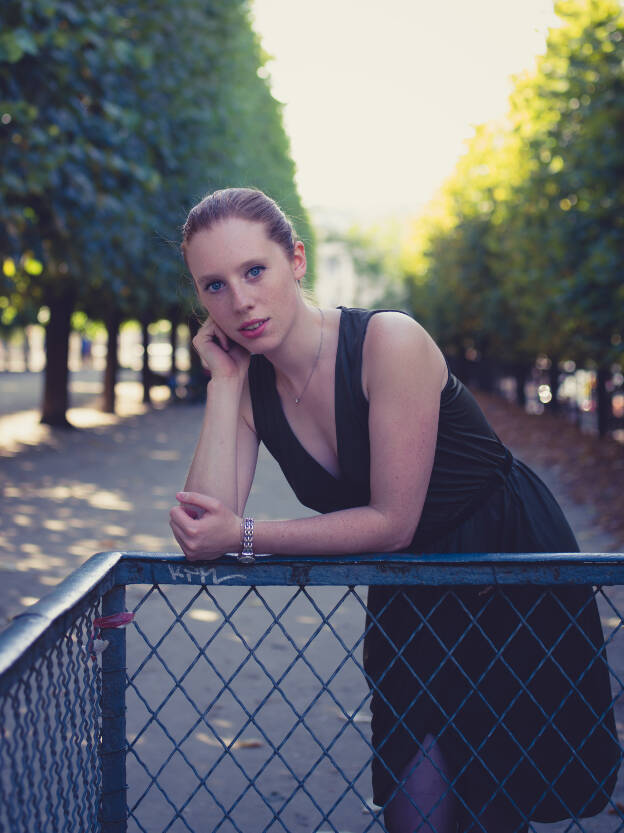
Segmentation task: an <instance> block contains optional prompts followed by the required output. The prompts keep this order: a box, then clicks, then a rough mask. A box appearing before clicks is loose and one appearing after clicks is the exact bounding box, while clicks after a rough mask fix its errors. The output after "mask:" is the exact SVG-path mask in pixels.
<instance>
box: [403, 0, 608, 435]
mask: <svg viewBox="0 0 624 833" xmlns="http://www.w3.org/2000/svg"><path fill="white" fill-rule="evenodd" d="M555 9H556V11H557V13H558V15H559V16H560V18H561V26H560V27H559V28H556V29H553V30H551V32H550V34H549V38H548V43H547V49H546V52H545V54H544V55H543V56H540V58H539V59H538V61H537V66H536V68H535V70H534V71H532V72H527V73H525V74H524V75H523V76H521V77H519V78H517V79H516V81H515V87H514V90H513V93H512V96H511V101H510V111H509V115H508V118H507V119H506V120H505V121H504V122H503V123H497V124H486V125H482V126H481V127H479V128H478V129H477V130H476V133H475V136H474V138H473V139H472V140H471V141H470V143H469V145H468V148H467V152H466V153H465V155H464V156H463V157H462V158H461V159H460V161H459V163H458V165H457V167H456V169H455V171H454V173H453V175H452V176H451V178H450V179H449V181H448V182H447V183H446V184H445V186H444V188H443V190H442V192H441V193H440V195H439V197H438V198H437V199H436V201H435V202H434V203H433V204H432V205H431V206H430V210H429V211H428V212H427V214H426V215H425V216H424V217H423V218H421V219H420V220H418V221H417V222H416V223H415V225H414V228H413V231H412V233H411V236H410V238H409V240H408V244H407V246H406V250H405V252H404V257H403V269H404V272H405V275H406V281H407V290H408V295H409V303H410V306H411V307H412V309H413V310H414V311H415V313H416V315H417V316H418V317H419V318H420V319H421V320H423V322H424V323H425V324H426V325H427V326H428V327H429V328H430V329H431V330H432V332H433V333H434V335H435V336H436V338H437V339H438V341H439V343H440V344H441V346H442V347H443V348H444V349H445V350H446V351H447V352H448V353H449V354H451V355H454V356H455V357H456V359H457V361H458V362H459V363H460V364H461V361H462V360H463V358H464V357H465V355H466V353H467V351H469V352H470V353H471V354H472V355H478V356H479V357H480V359H481V363H482V364H483V365H485V366H487V365H488V364H490V365H493V364H495V365H496V366H497V367H498V368H499V369H504V370H505V371H506V372H508V373H509V372H512V373H514V374H515V375H516V377H517V380H518V390H519V391H520V390H522V389H523V386H524V385H523V383H524V379H525V378H526V375H527V373H528V372H529V370H530V368H531V367H532V366H533V364H534V362H535V359H536V357H537V356H538V355H540V354H543V355H546V356H547V357H549V359H550V363H551V367H552V369H553V379H552V385H551V387H552V388H553V390H554V391H556V387H557V386H556V374H557V368H558V366H559V364H560V362H561V361H562V360H572V361H574V362H575V363H576V364H577V365H579V366H593V367H595V368H596V370H597V378H598V419H599V431H600V433H601V434H604V433H605V431H606V430H607V422H608V418H609V407H608V397H607V391H606V384H607V381H608V380H609V378H610V377H611V371H612V368H613V366H614V365H617V364H618V363H619V364H620V365H621V364H622V363H623V361H624V11H623V10H622V7H621V5H620V3H619V2H618V1H617V0H565V2H558V3H556V5H555ZM554 402H555V403H556V398H555V400H554Z"/></svg>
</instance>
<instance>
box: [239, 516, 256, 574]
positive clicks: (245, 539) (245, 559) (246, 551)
mask: <svg viewBox="0 0 624 833" xmlns="http://www.w3.org/2000/svg"><path fill="white" fill-rule="evenodd" d="M253 534H254V519H253V518H243V520H242V521H241V551H240V553H239V555H238V560H239V561H240V563H241V564H253V563H254V561H255V560H256V557H255V555H254V548H253Z"/></svg>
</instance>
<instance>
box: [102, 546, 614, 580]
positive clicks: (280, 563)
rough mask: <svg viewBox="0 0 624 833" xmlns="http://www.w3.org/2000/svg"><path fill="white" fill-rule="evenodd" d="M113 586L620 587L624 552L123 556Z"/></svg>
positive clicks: (129, 553)
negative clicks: (243, 559) (242, 559)
mask: <svg viewBox="0 0 624 833" xmlns="http://www.w3.org/2000/svg"><path fill="white" fill-rule="evenodd" d="M115 576H116V581H117V582H118V583H119V584H228V585H241V586H249V585H264V586H266V585H289V586H293V585H304V584H311V585H355V584H358V585H365V584H420V585H456V584H541V585H551V584H606V585H609V584H624V553H459V554H453V555H449V554H439V555H437V554H427V555H419V554H413V553H366V554H361V555H340V556H329V555H323V556H320V555H317V556H291V555H259V556H257V558H256V562H255V563H254V564H240V563H239V562H238V561H237V560H236V557H235V556H234V555H232V554H227V555H224V556H222V557H221V558H219V559H216V560H214V561H205V562H190V561H187V560H186V559H185V557H184V556H183V555H182V554H180V553H153V552H125V553H123V555H122V558H121V559H120V561H119V563H118V565H117V567H116V570H115Z"/></svg>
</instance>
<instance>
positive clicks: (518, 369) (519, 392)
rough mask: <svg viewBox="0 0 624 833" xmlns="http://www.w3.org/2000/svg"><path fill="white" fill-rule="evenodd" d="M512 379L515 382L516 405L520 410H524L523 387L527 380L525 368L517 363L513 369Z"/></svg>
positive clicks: (524, 393)
mask: <svg viewBox="0 0 624 833" xmlns="http://www.w3.org/2000/svg"><path fill="white" fill-rule="evenodd" d="M513 374H514V379H515V380H516V403H517V404H518V405H519V406H520V407H521V408H523V409H524V408H526V402H527V399H526V392H525V390H524V386H525V384H526V379H527V375H528V373H527V366H526V365H525V364H521V363H520V362H518V363H517V364H515V365H514V368H513Z"/></svg>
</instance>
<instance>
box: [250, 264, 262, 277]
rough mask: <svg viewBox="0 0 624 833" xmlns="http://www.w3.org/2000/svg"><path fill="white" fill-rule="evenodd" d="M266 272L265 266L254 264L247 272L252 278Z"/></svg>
mask: <svg viewBox="0 0 624 833" xmlns="http://www.w3.org/2000/svg"><path fill="white" fill-rule="evenodd" d="M263 272H264V266H252V267H251V269H250V270H249V272H247V274H248V275H249V276H250V277H252V278H259V277H260V275H261V274H262V273H263Z"/></svg>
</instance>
